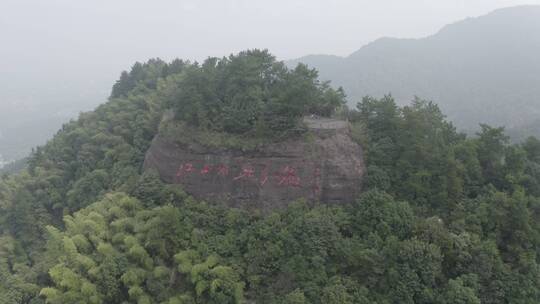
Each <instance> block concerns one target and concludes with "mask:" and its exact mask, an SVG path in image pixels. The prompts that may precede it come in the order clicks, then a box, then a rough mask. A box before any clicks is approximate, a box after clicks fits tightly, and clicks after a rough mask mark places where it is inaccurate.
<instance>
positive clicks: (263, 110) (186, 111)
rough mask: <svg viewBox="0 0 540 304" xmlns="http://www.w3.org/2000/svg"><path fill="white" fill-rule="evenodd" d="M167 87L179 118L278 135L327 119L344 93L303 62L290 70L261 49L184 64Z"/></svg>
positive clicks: (237, 130) (201, 125) (240, 131)
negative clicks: (308, 119) (306, 120)
mask: <svg viewBox="0 0 540 304" xmlns="http://www.w3.org/2000/svg"><path fill="white" fill-rule="evenodd" d="M167 86H168V88H167V92H166V95H165V96H164V97H165V100H166V103H167V105H168V106H169V107H171V108H172V109H174V111H175V114H176V119H178V120H182V121H185V122H187V123H189V124H190V125H192V126H196V127H199V128H202V129H204V130H209V131H218V132H228V133H233V134H246V133H251V134H264V135H273V134H277V133H278V132H283V131H286V130H289V129H291V128H294V127H296V126H297V125H298V124H299V122H300V118H301V117H302V116H303V115H305V114H307V113H311V114H317V115H321V116H329V115H331V114H332V113H333V112H334V111H335V110H336V109H337V108H338V107H340V106H343V105H344V104H345V94H344V92H343V90H342V89H337V90H335V89H332V88H331V87H330V85H329V84H328V83H327V82H320V81H319V80H318V78H317V72H316V71H315V70H313V69H309V68H307V66H305V65H302V64H300V65H298V66H297V67H296V68H294V69H292V70H289V69H288V68H287V67H286V66H285V65H284V64H283V63H282V62H278V61H276V59H275V57H274V56H272V55H270V54H269V53H268V51H260V50H251V51H245V52H241V53H239V54H238V55H231V56H229V57H224V58H221V59H218V58H208V59H207V60H205V61H204V63H202V64H200V65H199V64H192V65H189V66H186V67H185V69H184V72H183V73H180V74H177V75H176V76H175V77H173V78H171V79H170V81H169V82H168V83H167Z"/></svg>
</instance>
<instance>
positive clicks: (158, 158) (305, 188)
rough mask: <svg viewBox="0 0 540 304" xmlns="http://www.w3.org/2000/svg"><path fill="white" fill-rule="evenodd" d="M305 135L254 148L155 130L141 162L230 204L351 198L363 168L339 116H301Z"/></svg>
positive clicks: (200, 194) (263, 205)
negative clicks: (213, 144) (192, 140)
mask: <svg viewBox="0 0 540 304" xmlns="http://www.w3.org/2000/svg"><path fill="white" fill-rule="evenodd" d="M305 123H306V125H307V127H308V129H309V130H308V132H309V133H308V134H309V136H304V137H301V138H296V139H289V140H285V141H282V142H279V143H272V144H268V145H265V146H263V147H259V148H258V149H256V151H249V152H245V151H239V150H215V149H209V148H205V147H202V146H200V145H196V144H193V145H181V144H178V143H175V142H174V141H172V140H168V139H165V138H164V137H163V136H160V135H158V136H156V138H155V139H154V140H153V142H152V145H151V147H150V149H149V150H148V152H147V154H146V159H145V162H144V167H145V169H146V170H150V169H155V170H157V172H158V173H159V175H160V177H161V178H162V180H164V181H165V182H168V183H177V184H181V185H182V186H183V188H184V189H185V190H186V192H188V193H189V194H191V195H193V196H194V197H196V198H198V199H204V200H206V201H209V202H214V203H223V204H226V205H228V206H232V207H240V208H246V209H262V210H271V209H275V208H283V207H285V206H287V204H288V203H290V202H291V201H293V200H296V199H300V198H305V199H306V200H308V201H309V202H315V201H320V202H323V203H328V204H339V203H347V202H352V201H353V200H354V199H355V198H356V197H357V195H358V194H359V192H360V191H361V184H362V179H363V176H364V173H365V167H364V161H363V152H362V148H361V147H360V146H359V145H358V144H356V143H355V142H353V141H352V140H351V137H350V132H349V125H348V124H347V123H346V122H344V121H337V120H329V119H306V120H305Z"/></svg>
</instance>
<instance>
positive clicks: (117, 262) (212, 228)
mask: <svg viewBox="0 0 540 304" xmlns="http://www.w3.org/2000/svg"><path fill="white" fill-rule="evenodd" d="M343 102H344V92H343V91H342V90H334V89H332V88H331V86H330V84H328V83H325V82H323V81H320V80H319V79H318V78H317V72H316V71H315V70H311V69H308V68H307V67H306V66H304V65H299V66H297V67H295V68H294V69H288V68H286V67H285V65H284V64H283V63H282V62H278V61H276V60H275V58H274V57H273V56H272V55H270V54H269V53H268V52H267V51H260V50H250V51H245V52H241V53H239V54H236V55H231V56H229V57H224V58H209V59H208V60H206V61H205V62H204V63H202V64H195V63H189V62H186V61H182V60H174V61H172V62H164V61H162V60H157V59H154V60H150V61H148V62H145V63H136V64H135V65H134V66H133V68H132V69H131V71H129V72H128V71H126V72H124V73H122V76H121V77H120V79H119V80H118V81H117V82H116V83H115V84H114V86H113V89H112V92H111V97H110V98H109V100H108V101H107V102H106V103H104V104H103V105H101V106H99V107H98V108H97V109H96V110H95V111H91V112H87V113H83V114H81V115H80V117H79V118H78V119H77V120H73V121H71V122H69V123H67V124H65V125H64V126H63V127H62V129H60V130H59V131H58V132H57V134H56V135H55V136H54V137H53V138H52V139H51V140H50V141H49V142H48V143H47V144H45V145H44V146H41V147H39V148H37V149H36V150H35V152H34V153H33V154H32V155H31V156H30V157H29V159H28V160H27V166H26V167H25V168H23V169H22V171H21V172H20V173H18V174H7V175H4V174H2V175H1V178H0V303H16V304H29V303H31V304H44V303H47V304H64V303H91V304H103V303H108V304H122V303H141V304H151V303H160V304H182V303H189V304H207V303H208V304H218V303H219V304H233V303H234V304H240V303H252V302H256V303H269V304H306V303H314V304H338V303H339V304H352V303H361V304H364V303H365V304H367V303H411V304H412V303H434V304H450V303H471V304H478V303H510V302H516V303H536V302H538V299H540V282H539V280H538V278H539V277H540V266H539V264H540V263H539V260H540V258H539V256H538V252H539V248H540V224H539V223H540V221H538V217H539V216H540V215H539V210H540V186H539V185H540V169H539V168H540V141H539V140H538V139H536V138H532V137H531V138H529V139H528V140H527V141H526V142H525V143H523V144H519V145H516V144H514V145H512V144H510V143H509V142H508V138H507V136H506V135H505V134H504V130H503V129H501V128H494V127H490V126H488V125H482V127H481V131H480V132H479V133H478V136H477V137H476V138H474V139H470V138H467V136H466V135H465V134H461V133H459V132H457V131H456V128H455V127H454V125H453V124H452V123H450V122H448V121H447V120H445V118H444V115H443V113H442V112H441V111H440V109H439V108H438V106H437V105H436V104H434V103H432V102H429V101H425V100H420V99H415V100H414V101H413V102H412V103H410V104H409V105H406V106H398V105H397V104H396V102H395V100H394V99H392V98H391V97H384V98H380V99H377V98H364V99H363V100H362V101H361V103H360V104H359V106H358V109H357V110H350V109H347V108H346V107H344V106H343ZM306 115H307V116H308V117H316V116H322V117H324V118H322V119H311V118H307V119H305V117H306ZM335 117H341V118H342V119H346V120H345V121H343V120H340V119H337V118H335ZM162 140H166V142H165V143H163V141H162ZM170 144H174V146H172V149H169V148H167V145H170ZM360 147H362V149H360ZM161 148H166V149H162V150H161V151H160V150H159V149H161ZM296 149H297V150H296ZM266 152H271V153H270V154H269V157H270V158H274V159H275V161H276V164H277V169H278V170H277V171H278V175H277V176H275V178H274V180H270V179H271V178H272V176H271V174H268V180H266V181H265V175H264V174H262V172H264V167H258V168H250V167H248V166H246V167H239V166H236V167H235V166H230V167H229V169H230V170H229V171H228V173H229V174H226V173H227V167H226V166H220V164H224V165H226V164H227V162H230V161H234V158H237V159H238V160H240V162H239V163H240V164H241V163H242V161H243V160H251V159H253V158H252V157H254V156H258V155H256V154H257V153H266ZM160 153H161V154H160ZM169 153H170V154H169ZM197 153H200V154H197ZM156 156H158V157H157V159H158V161H157V162H154V164H156V163H157V164H159V165H161V166H165V169H164V170H163V169H162V170H161V172H160V171H159V169H160V168H158V173H160V174H156V172H155V171H154V170H151V169H150V168H148V165H149V162H151V161H152V159H153V160H154V161H155V160H156ZM169 156H172V157H171V158H170V159H169V158H167V157H169ZM160 157H163V158H162V159H161V160H164V161H159V158H160ZM192 158H193V159H194V160H201V161H202V162H199V163H191V165H190V164H189V161H191V160H192ZM145 159H146V162H147V166H145ZM169 160H170V163H169ZM184 160H186V162H185V163H182V162H183V161H184ZM214 161H215V162H214ZM310 161H311V162H312V163H311V164H310V163H309V162H310ZM360 161H362V163H360ZM175 162H176V163H175ZM205 162H206V163H205ZM233 163H234V162H233ZM313 163H314V166H313ZM318 164H321V165H323V164H324V165H323V166H321V172H320V173H321V175H320V177H321V180H320V181H319V180H318V179H317V178H318V177H319V176H318V174H317V173H316V172H317V171H316V169H317V165H318ZM167 165H170V168H167V167H166V166H167ZM205 165H208V167H206V166H205ZM299 165H302V166H304V165H306V167H307V168H308V169H309V170H308V171H307V173H308V176H309V177H312V178H313V179H312V180H311V182H314V183H311V184H308V185H309V186H315V187H313V188H310V189H309V191H308V192H302V191H304V190H308V189H305V188H302V186H303V185H304V184H303V182H304V177H305V176H304V175H302V172H300V170H298V171H295V170H293V169H297V167H300V166H299ZM358 165H360V166H358ZM287 166H288V168H287ZM283 167H285V168H283ZM279 169H283V170H282V171H281V174H283V175H279V173H280V170H279ZM285 169H287V170H285ZM359 169H360V170H359ZM310 170H312V171H311V172H309V171H310ZM324 170H328V171H327V172H326V173H325V172H324ZM233 171H234V172H233ZM351 172H352V174H351ZM355 172H356V173H355ZM163 173H165V174H163ZM218 173H219V174H218ZM232 173H236V175H232ZM256 173H259V174H256ZM269 173H270V172H269ZM359 173H361V174H359ZM221 174H222V175H223V176H226V177H227V178H228V179H227V181H228V182H227V183H221V184H220V183H216V184H212V183H211V182H208V183H207V181H208V180H207V179H212V178H220V176H221ZM347 174H349V175H347ZM188 175H193V176H196V177H197V179H195V177H193V176H189V177H188ZM325 176H326V177H327V178H326V182H325V181H324V179H325ZM254 177H256V179H255V178H254ZM261 177H262V179H260V178H261ZM328 177H330V178H328ZM360 177H361V182H362V183H361V186H362V188H355V187H356V185H358V184H359V183H356V182H357V181H359V179H360ZM170 178H172V179H178V180H179V181H180V182H174V181H173V182H172V183H171V180H170ZM231 179H232V181H231ZM234 179H236V181H235V180H234ZM308 181H309V179H308ZM344 181H345V182H344ZM348 181H350V183H349V182H348ZM234 182H239V183H238V184H234ZM267 183H268V184H269V185H271V187H270V186H268V188H265V187H266V184H267ZM231 184H232V186H231ZM261 184H262V186H261ZM280 184H281V185H280ZM193 185H195V187H199V189H194V188H193V187H192V186H193ZM212 185H216V187H217V186H220V185H223V188H224V190H232V191H231V192H227V191H216V189H217V188H212ZM343 185H345V187H343ZM254 186H261V189H262V190H261V191H262V192H257V191H258V190H257V191H252V190H253V189H254ZM280 186H287V187H283V188H282V190H283V191H285V192H287V191H290V193H286V194H287V195H284V196H281V195H277V196H272V195H267V194H268V193H266V192H265V191H268V192H272V191H274V192H276V193H278V191H279V190H277V189H276V188H278V187H280ZM288 186H290V187H288ZM318 186H321V187H320V190H321V195H320V196H319V197H318V198H317V199H313V200H311V199H310V197H309V194H313V193H317V187H318ZM243 187H245V188H243ZM296 188H298V189H299V190H298V189H296ZM325 188H326V189H325ZM195 190H196V191H195ZM217 190H223V189H217ZM244 190H246V191H244ZM295 191H298V192H295ZM325 192H326V193H327V194H329V195H324V193H325ZM190 193H191V194H193V196H191V195H189V194H190ZM214 193H222V194H223V193H224V194H226V195H224V196H221V197H215V196H213V197H212V194H214ZM229 193H231V194H232V195H233V196H234V195H237V194H240V196H241V197H240V198H241V199H242V201H241V202H242V203H243V204H244V205H242V204H240V205H238V206H235V204H234V203H233V204H229V201H227V194H229ZM253 193H258V194H261V193H262V195H260V196H259V200H254V199H253V197H249V195H251V194H253ZM246 194H247V195H246ZM274 194H275V193H274ZM278 194H279V193H278ZM289 194H291V195H290V196H289ZM205 195H208V197H209V198H212V202H211V203H207V202H205V199H206V198H207V197H205ZM246 196H247V197H246ZM276 197H278V198H279V199H275V198H276ZM233 198H234V197H233ZM289 199H291V200H293V199H294V201H288V200H289ZM249 201H252V202H254V204H253V205H247V204H249ZM233 202H234V200H233ZM265 204H266V205H265ZM272 204H278V205H279V208H268V209H266V206H267V205H272ZM246 205H247V206H248V207H250V208H244V207H245V206H246ZM235 207H242V208H235ZM253 207H254V208H253ZM261 209H262V210H261ZM262 211H265V212H262Z"/></svg>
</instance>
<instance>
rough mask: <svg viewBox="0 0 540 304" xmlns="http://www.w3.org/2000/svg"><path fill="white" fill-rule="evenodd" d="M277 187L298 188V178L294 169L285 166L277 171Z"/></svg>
mask: <svg viewBox="0 0 540 304" xmlns="http://www.w3.org/2000/svg"><path fill="white" fill-rule="evenodd" d="M278 185H279V186H292V187H300V177H298V175H297V174H296V169H295V168H293V167H291V166H286V167H285V168H283V170H281V171H279V176H278Z"/></svg>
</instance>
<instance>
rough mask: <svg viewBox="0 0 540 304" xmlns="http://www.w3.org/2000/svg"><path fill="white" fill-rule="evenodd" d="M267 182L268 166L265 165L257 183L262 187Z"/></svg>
mask: <svg viewBox="0 0 540 304" xmlns="http://www.w3.org/2000/svg"><path fill="white" fill-rule="evenodd" d="M267 181H268V165H265V166H264V168H263V169H262V171H261V176H260V177H259V183H260V184H261V186H264V184H266V182H267Z"/></svg>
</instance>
